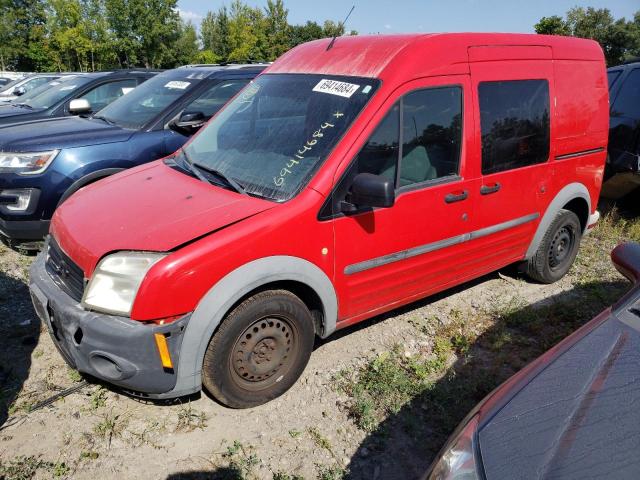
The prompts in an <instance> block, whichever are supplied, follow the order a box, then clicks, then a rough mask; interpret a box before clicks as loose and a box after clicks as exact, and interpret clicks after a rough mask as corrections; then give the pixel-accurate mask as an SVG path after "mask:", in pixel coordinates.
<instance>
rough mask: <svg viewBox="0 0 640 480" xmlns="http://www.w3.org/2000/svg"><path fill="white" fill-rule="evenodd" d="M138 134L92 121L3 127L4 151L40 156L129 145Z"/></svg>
mask: <svg viewBox="0 0 640 480" xmlns="http://www.w3.org/2000/svg"><path fill="white" fill-rule="evenodd" d="M134 133H135V131H134V130H125V129H123V128H120V127H117V126H114V125H109V124H108V123H105V122H103V121H102V120H94V119H90V118H82V117H63V118H53V119H46V120H35V121H31V122H25V123H17V124H12V125H7V126H3V127H0V151H4V152H39V151H45V150H55V149H63V148H74V147H84V146H86V145H99V144H103V143H114V142H126V141H127V140H128V139H129V138H131V136H132V135H133V134H134Z"/></svg>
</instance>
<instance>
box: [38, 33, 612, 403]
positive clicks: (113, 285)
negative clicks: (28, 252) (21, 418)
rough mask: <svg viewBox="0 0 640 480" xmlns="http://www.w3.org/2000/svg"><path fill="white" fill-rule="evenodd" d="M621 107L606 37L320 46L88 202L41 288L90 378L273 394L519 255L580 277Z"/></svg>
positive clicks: (58, 235) (403, 38)
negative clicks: (347, 342)
mask: <svg viewBox="0 0 640 480" xmlns="http://www.w3.org/2000/svg"><path fill="white" fill-rule="evenodd" d="M608 119H609V114H608V91H607V81H606V72H605V63H604V58H603V54H602V51H601V49H600V47H599V46H598V44H597V43H595V42H593V41H588V40H580V39H575V38H565V37H547V36H540V35H511V34H439V35H398V36H357V37H344V38H343V37H341V38H338V39H337V40H336V41H335V43H334V44H333V45H331V44H330V40H320V41H315V42H311V43H308V44H305V45H301V46H299V47H297V48H295V49H293V50H291V51H290V52H288V53H287V54H285V55H284V56H283V57H281V58H280V59H279V60H278V61H276V62H275V63H274V64H273V65H272V66H271V67H269V68H268V69H267V70H266V71H265V73H264V74H263V75H261V76H259V77H258V78H256V79H255V80H254V81H253V82H252V83H250V84H249V85H248V86H247V87H246V88H245V89H244V90H242V91H241V92H240V93H239V94H238V95H237V96H236V97H235V98H234V99H233V100H232V101H231V102H230V103H229V104H227V106H226V107H225V108H223V109H222V110H221V111H220V113H218V114H217V116H215V117H214V118H213V119H212V120H211V121H210V122H209V124H208V125H207V126H206V127H205V128H204V129H202V130H201V131H200V133H199V134H198V135H197V136H195V137H194V138H193V139H192V140H191V141H190V142H189V143H188V144H187V145H186V146H185V147H184V148H182V149H181V150H180V151H178V152H176V153H175V154H174V155H172V156H171V157H169V158H165V159H163V160H159V161H156V162H154V163H151V164H147V165H144V166H141V167H138V168H135V169H132V170H128V171H126V172H123V173H121V174H118V175H115V176H113V177H111V178H109V179H106V180H104V181H101V182H98V183H97V184H95V185H91V186H89V187H86V188H84V189H82V190H80V191H79V192H78V193H77V194H75V195H74V196H72V197H71V198H70V199H69V200H67V201H66V202H65V203H64V205H62V207H61V208H59V209H58V210H57V213H56V214H55V216H54V219H53V222H52V226H51V236H50V238H49V240H48V244H47V246H46V248H45V250H44V251H43V253H42V254H41V255H40V256H39V257H38V259H37V260H36V262H35V263H34V265H33V267H32V270H31V293H32V296H33V302H34V305H35V308H36V310H37V312H38V314H39V316H40V317H41V318H42V319H43V321H44V322H45V323H46V325H47V326H48V327H49V330H50V333H51V335H52V337H53V339H54V341H55V344H56V345H57V346H58V348H59V350H60V352H61V354H62V355H63V356H64V358H65V359H66V361H67V362H68V363H69V364H70V365H72V366H73V367H75V368H77V369H78V370H80V371H81V372H85V373H88V374H91V375H93V376H94V377H98V378H100V379H103V380H106V381H108V382H111V383H112V384H115V385H118V386H119V387H121V388H122V389H124V390H125V391H127V392H129V393H131V394H134V395H140V396H144V397H151V398H170V397H176V396H181V395H185V394H189V393H193V392H196V391H199V390H200V389H201V388H202V386H203V385H204V387H205V388H206V389H207V390H208V391H209V392H210V393H211V394H212V395H213V396H214V397H215V398H216V399H218V400H219V401H220V402H222V403H224V404H226V405H229V406H231V407H250V406H254V405H259V404H261V403H264V402H266V401H268V400H270V399H273V398H275V397H277V396H279V395H281V394H282V393H284V392H285V391H286V390H287V389H288V388H289V387H291V385H292V384H293V383H294V382H295V381H296V379H297V378H298V377H299V376H300V374H301V373H302V371H303V370H304V368H305V365H306V364H307V361H308V359H309V356H310V354H311V351H312V349H313V345H314V338H315V337H316V336H319V337H322V338H325V337H327V336H329V335H331V334H332V333H333V332H335V331H336V330H337V329H340V328H344V327H346V326H348V325H351V324H353V323H356V322H359V321H361V320H364V319H367V318H370V317H373V316H375V315H378V314H380V313H382V312H386V311H388V310H391V309H393V308H396V307H399V306H401V305H404V304H407V303H410V302H412V301H414V300H416V299H419V298H422V297H425V296H428V295H431V294H433V293H435V292H439V291H441V290H445V289H447V288H449V287H452V286H454V285H458V284H460V283H463V282H466V281H467V280H470V279H472V278H475V277H478V276H481V275H483V274H486V273H488V272H491V271H493V270H496V269H499V268H501V267H504V266H505V265H508V264H511V263H514V262H523V263H524V265H525V268H526V271H527V272H528V273H529V275H530V276H531V277H532V278H534V279H535V280H537V281H541V282H553V281H556V280H558V279H559V278H561V277H562V276H563V275H564V274H565V273H566V272H567V270H568V269H569V267H570V266H571V264H572V262H573V260H574V258H575V256H576V252H577V249H578V246H579V243H580V239H581V236H582V235H584V234H585V233H586V232H587V230H588V229H589V228H590V227H592V226H593V225H594V223H595V222H596V221H597V219H598V212H597V210H596V202H597V199H598V194H599V192H600V186H601V182H602V174H603V168H604V163H605V156H606V147H607V135H608Z"/></svg>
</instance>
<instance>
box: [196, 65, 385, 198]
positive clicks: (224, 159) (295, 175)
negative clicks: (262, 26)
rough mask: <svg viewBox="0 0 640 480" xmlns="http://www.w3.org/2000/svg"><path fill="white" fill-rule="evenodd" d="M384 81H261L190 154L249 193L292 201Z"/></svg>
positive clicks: (226, 111) (201, 135)
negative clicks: (379, 84)
mask: <svg viewBox="0 0 640 480" xmlns="http://www.w3.org/2000/svg"><path fill="white" fill-rule="evenodd" d="M378 83H379V82H378V81H377V80H373V79H365V78H356V77H336V76H326V75H293V74H277V75H268V74H267V75H262V76H260V77H258V78H257V79H256V80H255V81H253V82H252V83H250V84H249V85H248V86H247V87H246V88H245V89H244V90H243V91H242V92H240V94H239V95H238V96H237V97H235V99H234V100H233V101H232V102H230V103H229V104H228V105H227V106H226V107H225V108H224V109H223V110H222V111H221V112H220V114H219V115H218V116H217V117H215V118H214V119H213V120H212V122H211V123H210V124H209V125H207V127H205V128H204V129H203V130H202V131H201V132H200V133H199V134H198V135H197V136H196V137H195V138H194V139H193V141H192V142H191V143H190V144H189V145H188V146H187V147H185V149H184V151H185V156H186V157H187V158H188V161H190V162H192V163H193V164H195V165H202V166H203V167H204V168H206V169H208V170H217V171H219V172H221V173H223V174H224V175H225V176H226V177H229V178H231V179H232V180H234V181H236V182H237V183H238V184H240V185H241V186H242V187H243V188H244V189H245V190H246V192H247V193H249V194H250V195H255V196H259V197H265V198H268V199H271V200H275V201H285V200H288V199H290V198H291V197H293V196H294V195H295V194H296V193H298V191H299V190H300V189H301V188H302V187H303V186H304V185H305V184H306V182H307V181H308V180H309V178H310V177H311V175H312V174H313V173H314V172H315V170H316V169H317V168H318V167H319V166H320V165H321V164H322V162H323V161H324V160H325V159H326V157H327V156H328V155H329V153H330V152H331V150H332V149H333V147H334V146H335V145H336V143H337V142H338V140H339V139H340V138H341V137H342V135H343V134H344V133H345V132H346V130H347V128H349V126H350V125H351V123H352V122H353V120H354V119H355V117H356V116H357V115H358V113H359V112H360V111H361V110H362V108H363V107H364V105H365V104H366V103H367V101H368V100H369V98H371V97H372V96H373V94H374V92H375V90H376V88H377V87H378Z"/></svg>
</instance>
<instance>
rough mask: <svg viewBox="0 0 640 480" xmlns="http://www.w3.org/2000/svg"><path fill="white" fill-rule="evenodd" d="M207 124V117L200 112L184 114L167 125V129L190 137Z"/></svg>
mask: <svg viewBox="0 0 640 480" xmlns="http://www.w3.org/2000/svg"><path fill="white" fill-rule="evenodd" d="M206 122H207V117H206V116H205V115H204V113H202V112H184V113H183V114H182V115H180V118H178V119H177V120H174V121H173V122H171V123H170V124H169V127H171V128H173V129H174V130H177V131H179V132H180V133H185V134H187V135H191V134H192V133H195V132H196V131H197V130H198V129H200V127H202V126H203V125H204V124H205V123H206Z"/></svg>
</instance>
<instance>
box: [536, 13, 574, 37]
mask: <svg viewBox="0 0 640 480" xmlns="http://www.w3.org/2000/svg"><path fill="white" fill-rule="evenodd" d="M534 29H535V31H536V33H540V34H544V35H571V30H570V28H569V25H568V24H567V22H565V21H564V20H563V19H562V17H559V16H558V15H553V16H552V17H542V18H541V19H540V21H539V22H538V23H536V25H535V26H534Z"/></svg>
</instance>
